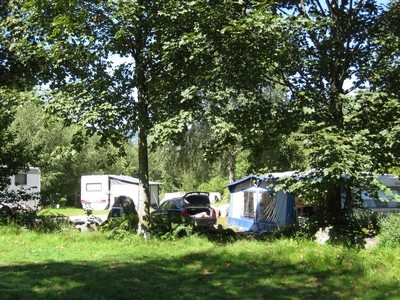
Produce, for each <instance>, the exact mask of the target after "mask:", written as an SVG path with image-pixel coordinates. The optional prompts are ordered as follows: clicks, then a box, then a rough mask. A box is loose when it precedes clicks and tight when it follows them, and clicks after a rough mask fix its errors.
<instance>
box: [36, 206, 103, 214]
mask: <svg viewBox="0 0 400 300" xmlns="http://www.w3.org/2000/svg"><path fill="white" fill-rule="evenodd" d="M108 212H109V211H108V210H94V211H93V215H107V214H108ZM58 214H60V215H64V216H85V215H86V212H85V211H84V210H83V209H82V208H75V207H65V208H43V209H42V210H40V211H39V212H38V215H39V216H41V215H58Z"/></svg>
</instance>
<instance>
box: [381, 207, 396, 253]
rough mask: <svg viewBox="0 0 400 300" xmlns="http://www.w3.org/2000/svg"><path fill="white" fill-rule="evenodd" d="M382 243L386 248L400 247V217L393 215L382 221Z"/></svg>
mask: <svg viewBox="0 0 400 300" xmlns="http://www.w3.org/2000/svg"><path fill="white" fill-rule="evenodd" d="M380 225H381V232H380V243H381V244H382V245H384V246H386V247H395V246H399V245H400V215H398V214H391V215H389V216H388V217H386V218H382V220H381V224H380Z"/></svg>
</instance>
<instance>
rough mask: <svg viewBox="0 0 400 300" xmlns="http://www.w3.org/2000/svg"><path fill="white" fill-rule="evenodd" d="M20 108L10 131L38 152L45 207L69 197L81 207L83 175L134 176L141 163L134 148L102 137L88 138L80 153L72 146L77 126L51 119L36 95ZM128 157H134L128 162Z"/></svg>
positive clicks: (20, 141)
mask: <svg viewBox="0 0 400 300" xmlns="http://www.w3.org/2000/svg"><path fill="white" fill-rule="evenodd" d="M30 98H31V100H30V101H24V103H23V105H20V106H18V107H17V108H16V112H15V118H14V120H13V123H12V124H11V126H10V131H11V132H12V133H13V134H14V135H15V142H16V143H19V144H21V145H24V149H25V151H27V152H28V153H34V154H35V158H34V162H35V164H34V165H35V166H37V167H39V168H40V169H41V173H42V176H41V194H42V205H47V204H53V203H54V202H55V201H58V200H59V199H60V197H65V198H66V199H67V201H68V204H69V205H75V204H80V194H79V189H80V177H81V175H83V174H134V173H137V161H135V160H134V159H132V156H133V157H134V154H136V151H135V149H134V147H133V146H132V145H129V144H127V143H126V144H123V145H121V147H123V149H124V152H125V153H126V154H127V156H125V155H121V154H120V152H121V151H120V150H119V149H118V148H116V147H114V146H113V145H111V144H110V143H107V144H101V143H100V137H99V135H93V136H92V137H90V138H88V139H87V140H86V141H85V143H84V144H83V146H82V149H81V150H80V151H76V150H75V149H74V148H73V147H72V146H71V144H72V140H73V138H74V134H75V133H76V132H77V131H78V129H79V128H78V127H77V126H76V125H71V126H68V127H66V126H64V125H63V122H62V120H60V119H58V118H57V117H55V116H48V115H47V113H46V110H45V105H44V104H43V103H41V102H40V101H39V99H38V95H32V96H31V97H30ZM127 157H130V159H129V161H127V159H126V158H127Z"/></svg>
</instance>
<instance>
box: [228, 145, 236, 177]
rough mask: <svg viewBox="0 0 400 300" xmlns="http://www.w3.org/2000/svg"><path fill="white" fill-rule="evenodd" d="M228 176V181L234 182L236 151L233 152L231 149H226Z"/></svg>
mask: <svg viewBox="0 0 400 300" xmlns="http://www.w3.org/2000/svg"><path fill="white" fill-rule="evenodd" d="M227 158H228V177H229V182H234V181H235V180H236V178H235V177H236V174H235V163H236V153H233V151H229V150H228V155H227Z"/></svg>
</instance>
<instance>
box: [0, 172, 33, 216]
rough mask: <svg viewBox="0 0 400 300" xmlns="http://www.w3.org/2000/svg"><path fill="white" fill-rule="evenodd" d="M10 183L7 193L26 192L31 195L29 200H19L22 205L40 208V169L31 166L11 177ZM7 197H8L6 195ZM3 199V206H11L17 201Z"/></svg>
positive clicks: (29, 207)
mask: <svg viewBox="0 0 400 300" xmlns="http://www.w3.org/2000/svg"><path fill="white" fill-rule="evenodd" d="M10 181H11V182H10V185H8V186H7V188H6V190H5V193H6V194H10V193H13V192H14V193H26V194H27V195H28V196H30V197H29V199H28V200H25V201H19V202H18V203H19V204H20V205H23V206H24V207H26V208H28V209H38V208H39V204H40V203H39V194H40V169H39V168H35V167H30V168H29V170H27V171H20V172H18V173H17V174H15V175H13V176H11V177H10ZM5 198H7V197H5ZM1 200H2V204H1V206H2V207H9V206H13V205H15V203H12V202H8V201H7V199H1Z"/></svg>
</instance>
